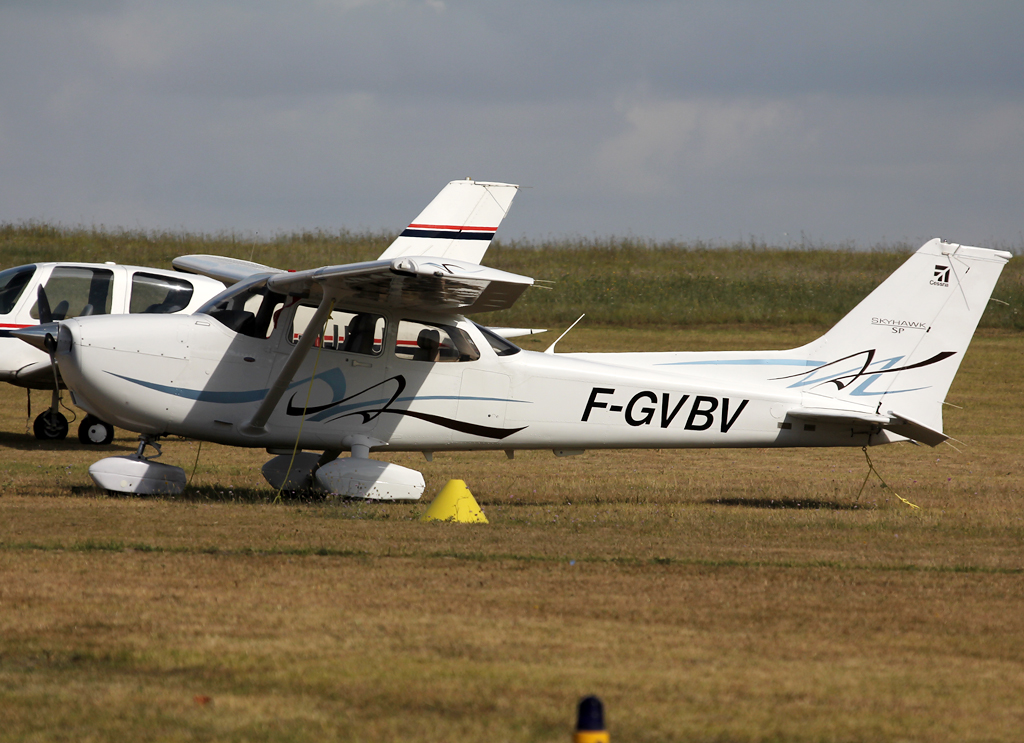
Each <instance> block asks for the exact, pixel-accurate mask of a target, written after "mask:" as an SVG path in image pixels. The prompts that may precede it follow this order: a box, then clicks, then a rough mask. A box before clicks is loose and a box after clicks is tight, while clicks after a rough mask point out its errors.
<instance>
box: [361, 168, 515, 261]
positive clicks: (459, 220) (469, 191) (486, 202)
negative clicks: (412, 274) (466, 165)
mask: <svg viewBox="0 0 1024 743" xmlns="http://www.w3.org/2000/svg"><path fill="white" fill-rule="evenodd" d="M518 188H519V186H515V185H512V184H510V183H483V182H478V181H472V180H468V179H467V180H464V181H452V182H451V183H449V184H448V185H447V186H445V187H444V188H443V189H442V190H441V193H439V194H438V195H437V196H436V197H435V198H434V200H433V201H431V202H430V203H429V204H428V205H427V208H426V209H424V210H423V211H422V212H421V213H420V215H419V216H418V217H416V219H414V220H413V221H412V224H410V225H409V226H408V227H407V228H406V229H405V230H404V231H403V232H402V234H401V235H399V236H398V238H397V239H396V240H395V241H394V242H393V243H391V245H390V246H388V249H387V250H385V251H384V252H383V253H382V254H381V256H380V257H381V260H384V259H391V258H399V257H401V256H423V255H426V256H436V257H438V258H449V259H451V260H460V261H468V262H471V263H480V262H481V261H482V260H483V257H484V253H486V252H487V248H488V247H489V246H490V244H491V240H492V239H494V233H495V232H497V231H498V225H499V224H501V220H502V219H504V218H505V215H506V214H508V209H509V207H510V206H511V205H512V199H513V198H514V197H515V195H516V190H517V189H518Z"/></svg>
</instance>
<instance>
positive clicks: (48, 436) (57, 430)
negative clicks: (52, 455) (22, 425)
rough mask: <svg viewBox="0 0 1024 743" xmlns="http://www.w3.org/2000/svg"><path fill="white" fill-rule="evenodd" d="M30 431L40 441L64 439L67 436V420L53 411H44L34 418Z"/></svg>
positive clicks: (61, 414)
mask: <svg viewBox="0 0 1024 743" xmlns="http://www.w3.org/2000/svg"><path fill="white" fill-rule="evenodd" d="M32 431H33V433H35V435H36V438H37V439H39V440H40V441H57V440H59V439H64V438H67V435H68V419H67V418H65V417H64V415H63V413H59V412H57V411H55V410H44V411H43V412H42V413H40V414H39V415H37V416H36V419H35V421H34V422H33V423H32Z"/></svg>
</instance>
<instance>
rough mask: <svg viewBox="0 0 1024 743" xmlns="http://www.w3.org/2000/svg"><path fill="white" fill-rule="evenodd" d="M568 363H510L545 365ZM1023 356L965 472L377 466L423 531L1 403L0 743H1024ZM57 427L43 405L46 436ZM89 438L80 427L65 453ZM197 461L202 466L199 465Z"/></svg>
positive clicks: (526, 461) (906, 458) (826, 466)
mask: <svg viewBox="0 0 1024 743" xmlns="http://www.w3.org/2000/svg"><path fill="white" fill-rule="evenodd" d="M816 332H818V330H817V329H812V328H807V327H803V328H801V327H791V328H784V329H751V328H748V327H733V328H717V329H703V330H701V329H696V330H679V331H677V330H664V329H662V330H659V329H656V328H652V329H644V330H641V331H626V330H622V329H616V328H607V327H606V328H600V329H587V328H585V327H583V328H580V329H578V330H575V331H573V333H571V334H570V335H569V336H568V337H567V338H566V339H565V340H564V341H562V343H561V344H560V346H559V349H560V350H561V351H571V350H583V349H588V350H612V349H626V348H633V349H650V350H655V349H658V348H677V349H678V348H693V349H700V348H714V347H719V348H726V347H728V348H753V347H786V346H791V345H795V344H797V343H800V342H803V341H805V340H807V339H808V338H809V337H811V336H813V335H814V334H815V333H816ZM553 335H554V334H553V333H549V334H548V335H547V336H543V337H540V338H537V339H532V340H528V341H526V342H525V343H524V345H526V346H527V347H534V348H543V347H544V346H545V345H547V343H549V342H550V340H551V338H552V337H553ZM1022 383H1024V337H1022V336H1021V335H1020V334H1019V333H1014V332H1012V331H999V330H989V331H983V332H982V333H981V334H979V337H977V338H976V339H975V342H974V344H973V345H972V347H971V349H970V351H969V352H968V355H967V357H966V359H965V362H964V365H963V367H962V369H961V373H960V375H959V376H958V378H957V381H956V382H955V385H954V388H953V390H952V391H951V393H950V395H949V400H950V402H952V403H955V404H956V405H958V406H960V407H949V408H948V410H947V414H946V430H947V431H948V432H950V433H951V434H953V435H954V436H956V437H957V439H959V440H960V442H961V443H956V446H957V449H959V451H958V450H957V449H954V448H952V447H949V446H945V445H944V446H942V447H940V448H937V449H929V448H925V447H920V448H919V447H914V446H911V445H896V446H890V447H883V448H877V449H874V450H872V451H871V452H870V454H871V458H872V461H873V462H874V463H875V466H876V467H877V469H878V471H879V473H880V474H881V476H882V477H884V478H885V481H886V482H887V483H888V484H889V485H890V486H891V487H892V488H893V489H895V491H896V492H898V493H899V494H900V495H902V496H903V497H905V498H907V499H908V500H910V501H912V502H914V503H916V504H917V505H919V506H920V507H921V508H920V510H914V509H911V508H910V507H908V506H906V505H904V504H903V503H902V502H900V501H899V500H898V499H897V498H895V497H894V496H893V495H892V493H891V492H890V491H888V490H886V489H885V488H883V487H881V486H880V484H879V480H878V479H877V478H876V477H874V476H872V477H871V478H870V479H869V480H868V482H867V485H866V486H865V487H864V489H863V492H860V493H859V491H860V488H861V484H862V482H863V481H864V478H865V475H866V474H867V473H868V468H867V464H866V461H865V457H864V454H863V453H862V452H861V451H860V450H859V449H848V450H828V449H823V450H796V451H768V450H746V451H743V450H739V451H725V450H712V451H668V450H665V451H643V452H588V453H587V454H585V455H583V456H580V457H576V458H571V459H556V458H554V457H553V456H552V455H551V454H550V453H543V452H525V453H522V452H521V453H519V454H517V456H516V458H515V460H514V461H508V460H506V459H505V457H504V455H503V454H501V453H477V454H437V455H436V456H435V458H434V461H433V462H432V463H428V462H425V461H423V459H422V457H419V456H418V455H393V459H394V460H395V461H399V462H401V463H404V464H409V465H411V466H414V467H416V468H418V469H421V470H422V471H423V472H424V474H425V476H426V479H427V496H425V498H424V500H425V501H427V500H428V499H429V497H432V496H433V494H435V493H436V492H437V491H438V490H440V488H441V487H442V486H443V484H444V483H445V482H446V481H447V480H448V479H449V478H453V477H457V478H461V479H464V480H466V482H467V484H468V486H469V487H470V489H471V490H472V491H473V493H474V494H475V495H476V497H477V499H478V500H479V501H480V503H481V505H482V506H483V509H484V511H485V512H486V514H487V516H488V518H489V519H490V524H489V525H458V524H437V523H429V524H425V523H421V522H419V521H418V519H417V517H418V515H419V514H420V513H422V512H423V510H425V507H426V503H423V504H416V505H409V504H405V505H371V504H362V503H351V502H339V501H334V500H316V499H301V498H295V497H289V498H285V499H284V500H283V501H281V502H275V501H274V493H273V492H272V491H271V490H270V489H269V488H268V487H267V486H266V485H265V484H264V483H263V480H262V478H261V476H260V474H259V467H260V465H262V463H263V462H264V461H265V460H266V458H267V455H266V454H265V453H264V452H262V451H260V450H255V451H245V450H237V449H226V448H223V447H217V446H212V445H209V444H206V445H203V446H202V448H201V449H200V448H199V446H198V445H197V444H196V443H194V442H186V441H170V442H168V443H167V444H166V446H165V448H164V452H165V454H164V459H165V461H168V462H171V463H175V464H179V465H181V466H183V467H185V469H186V471H187V472H189V473H191V472H192V469H193V467H195V475H194V479H193V483H192V485H191V487H190V488H189V490H188V491H187V492H186V493H185V494H184V495H183V496H180V497H176V498H170V497H145V498H129V497H108V496H107V495H105V494H102V493H100V492H98V491H97V490H96V489H94V488H92V487H91V484H90V481H89V477H88V474H87V467H88V465H89V463H91V462H92V461H94V460H95V459H97V458H98V457H99V456H106V455H109V454H110V453H119V452H124V453H127V452H128V451H130V450H131V449H133V448H134V443H133V437H132V436H130V435H129V434H127V433H125V432H122V431H119V434H120V435H119V437H118V438H116V439H115V442H114V445H113V446H111V447H108V449H107V450H105V451H103V452H102V453H101V452H99V451H98V450H96V449H94V448H87V447H83V446H80V445H79V444H78V443H77V441H74V442H73V443H72V442H71V441H68V442H65V443H61V444H39V443H37V442H35V440H34V439H32V438H30V436H29V435H28V434H27V433H26V429H27V424H26V413H25V393H24V391H22V390H15V389H13V388H8V389H5V390H3V391H2V392H0V445H2V447H0V483H2V496H0V739H3V740H16V741H42V740H69V741H71V740H74V741H79V740H132V741H139V740H170V741H177V740H180V741H205V740H211V741H213V740H217V741H220V740H238V741H285V740H287V741H293V740H311V741H334V740H338V741H349V740H351V741H377V740H402V741H467V742H468V741H476V742H479V741H485V740H502V741H568V740H570V736H571V729H572V722H573V715H574V709H575V704H576V702H577V700H578V699H579V698H580V697H581V696H583V695H584V694H587V693H597V694H598V695H600V696H601V697H602V698H603V700H604V702H605V706H606V715H607V721H608V723H609V727H610V730H611V733H612V738H613V740H617V741H875V740H884V741H894V740H913V741H963V740H977V741H993V740H1006V741H1011V740H1019V739H1020V736H1021V730H1024V465H1022V461H1021V452H1022V451H1024V412H1022V410H1021V407H1022V402H1024V396H1022V393H1021V390H1022V389H1024V387H1022ZM44 404H45V396H44V395H43V394H42V393H36V394H35V396H34V399H33V409H34V412H35V411H38V410H39V409H41V407H42V406H43V405H44ZM72 430H73V431H74V427H73V428H72ZM197 455H198V456H197Z"/></svg>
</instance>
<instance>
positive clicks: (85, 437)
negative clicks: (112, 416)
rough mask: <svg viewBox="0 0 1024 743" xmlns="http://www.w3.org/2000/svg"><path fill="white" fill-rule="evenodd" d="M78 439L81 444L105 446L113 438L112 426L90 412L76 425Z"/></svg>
mask: <svg viewBox="0 0 1024 743" xmlns="http://www.w3.org/2000/svg"><path fill="white" fill-rule="evenodd" d="M78 440H79V441H81V442H82V443H83V444H92V445H93V446H106V445H107V444H109V443H110V442H111V441H113V440H114V427H113V426H112V425H110V424H109V423H107V422H106V421H101V420H100V419H99V418H97V417H96V416H95V415H92V414H91V413H90V414H89V415H87V416H85V418H83V419H82V425H80V426H79V427H78Z"/></svg>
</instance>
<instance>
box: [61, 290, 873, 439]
mask: <svg viewBox="0 0 1024 743" xmlns="http://www.w3.org/2000/svg"><path fill="white" fill-rule="evenodd" d="M295 311H296V310H295V308H294V307H286V308H284V309H283V311H282V313H281V315H280V316H279V317H277V319H276V321H275V322H276V327H275V328H274V329H273V330H271V331H269V337H262V336H263V333H257V334H256V335H255V336H253V335H246V334H243V333H239V332H236V331H234V330H232V329H230V328H228V327H227V326H226V325H225V324H223V323H222V322H220V321H219V320H218V319H215V318H214V317H213V316H211V315H208V314H195V315H191V316H165V317H158V318H152V319H151V320H150V322H149V323H148V325H147V333H146V335H145V336H141V337H140V336H139V335H138V333H137V329H138V327H139V326H138V324H136V323H134V322H133V319H132V318H120V317H104V318H83V319H81V320H69V321H66V322H64V323H63V324H62V326H61V330H60V336H59V343H58V349H57V360H58V363H59V365H60V369H61V373H62V375H63V377H64V379H65V380H66V382H67V384H68V386H69V388H70V389H71V390H72V392H73V393H74V395H75V401H76V402H77V403H78V404H79V405H80V406H82V407H83V408H85V409H86V410H89V411H90V412H93V413H94V414H95V415H100V416H104V417H105V419H107V420H110V421H112V422H113V423H114V424H115V425H119V426H122V427H124V428H128V429H131V430H135V431H138V432H140V433H145V434H151V435H163V434H175V435H181V436H185V437H195V438H200V439H205V440H212V441H216V442H219V443H222V444H228V445H233V446H248V447H264V448H267V449H272V450H276V449H285V448H291V447H293V446H294V445H295V443H296V441H297V440H298V443H299V447H300V448H303V449H318V450H337V449H343V448H347V447H346V444H345V442H346V441H350V440H352V439H353V437H358V438H359V439H360V440H368V441H373V442H379V446H380V447H381V448H384V447H386V448H387V449H390V450H395V451H443V450H474V449H504V450H515V449H552V450H556V451H558V452H564V453H573V452H575V451H578V450H584V449H605V448H661V447H665V448H687V447H722V446H734V447H769V446H863V445H865V444H869V443H884V442H886V441H888V440H892V439H891V438H890V437H887V435H886V432H880V431H879V430H878V429H876V428H874V427H872V426H870V425H864V424H862V423H861V424H857V425H851V424H848V423H826V424H822V423H818V424H816V425H810V424H802V423H801V422H799V421H794V420H790V419H787V412H788V411H790V410H793V409H796V408H799V407H801V406H802V405H806V404H807V393H806V392H804V391H801V390H800V389H798V388H787V387H785V386H782V387H780V385H779V384H778V383H777V382H776V383H774V384H769V383H767V382H766V381H758V380H759V379H760V380H764V379H766V377H767V376H771V375H768V374H766V373H764V372H763V371H762V372H760V373H759V372H758V371H757V370H755V371H754V372H751V371H750V370H749V369H746V368H744V369H743V370H742V374H740V375H738V376H736V377H734V378H732V379H728V378H722V376H721V375H720V374H718V373H717V372H719V371H721V367H717V366H712V367H711V368H712V369H715V370H716V373H714V374H711V373H709V374H707V375H706V376H701V375H700V374H695V373H693V372H692V371H688V370H687V371H681V369H689V368H693V366H697V367H699V366H700V362H699V360H700V359H702V358H704V359H706V358H708V357H710V356H711V354H698V353H683V354H622V355H621V359H619V358H618V356H619V355H616V354H557V355H556V354H548V353H537V352H531V351H525V350H519V349H516V348H515V347H514V346H512V345H511V344H507V345H505V346H502V345H501V344H500V343H498V342H497V341H496V340H495V339H494V337H493V336H490V335H489V334H487V333H486V331H485V330H483V329H482V328H480V326H477V325H476V324H474V323H472V322H469V321H468V320H466V319H465V318H462V317H458V316H454V317H453V316H450V315H449V316H443V317H436V318H429V317H427V318H425V317H424V316H422V315H417V317H416V323H415V328H419V327H421V326H422V327H428V328H429V329H431V330H432V329H433V328H435V327H436V328H437V329H439V331H440V332H441V333H442V334H446V335H447V336H448V337H450V338H452V339H460V338H461V340H459V343H460V344H462V345H465V343H466V341H465V339H466V338H468V339H469V341H470V345H471V346H472V350H470V351H469V352H468V353H466V352H465V351H466V349H465V348H463V349H462V351H463V352H461V353H455V351H454V350H453V349H450V350H451V353H449V354H447V356H443V355H442V356H441V357H437V358H422V357H420V358H417V357H416V354H417V353H419V352H420V351H419V350H410V349H412V348H414V343H415V342H414V340H413V339H412V336H411V335H410V332H411V331H410V330H408V329H407V324H408V323H410V321H407V320H405V319H404V318H403V316H402V315H401V314H395V315H389V314H381V313H380V311H379V310H377V313H378V314H377V315H376V316H377V317H379V318H380V319H379V320H378V323H377V328H376V329H377V331H378V334H377V335H378V337H377V338H375V339H374V341H373V344H372V347H367V349H364V350H363V352H350V351H346V350H345V349H344V345H345V344H344V343H343V340H342V331H341V330H334V331H332V330H330V329H328V330H326V331H324V332H323V333H322V334H321V336H320V337H319V339H318V341H317V343H316V344H315V347H314V348H313V349H312V350H311V351H310V352H309V353H308V354H307V356H306V358H305V359H304V361H303V362H302V364H301V366H300V367H299V368H298V370H297V371H296V372H295V374H294V375H292V376H291V377H290V378H291V380H292V381H291V382H290V383H289V387H288V389H287V391H286V392H285V394H284V395H283V397H282V398H281V400H280V402H279V403H278V404H277V405H276V406H275V407H274V409H273V411H272V412H271V414H270V416H269V418H268V420H267V422H266V424H265V426H264V427H259V428H257V429H256V430H254V429H253V427H252V426H251V425H250V423H251V421H252V418H253V416H254V414H255V413H256V411H257V409H258V408H259V406H260V404H261V402H262V401H263V399H264V398H265V397H266V396H267V391H268V385H269V384H270V382H271V380H273V379H275V378H277V377H278V375H279V373H280V371H281V369H282V367H283V365H284V364H285V363H286V362H287V360H288V358H289V356H290V353H291V351H292V349H293V348H294V344H295V340H296V337H297V335H298V333H296V332H295V331H294V329H293V324H292V320H291V318H292V316H293V314H294V312H295ZM328 325H329V323H328ZM415 328H414V329H415ZM446 329H447V330H446ZM257 336H258V337H257ZM450 345H454V343H453V344H450ZM764 353H765V354H778V353H779V352H764ZM748 355H749V354H748ZM717 356H718V357H721V356H722V354H717ZM763 368H767V369H772V370H775V369H776V368H777V367H775V366H765V367H763ZM774 376H778V374H777V372H776V373H775V374H774ZM300 430H301V433H300Z"/></svg>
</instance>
